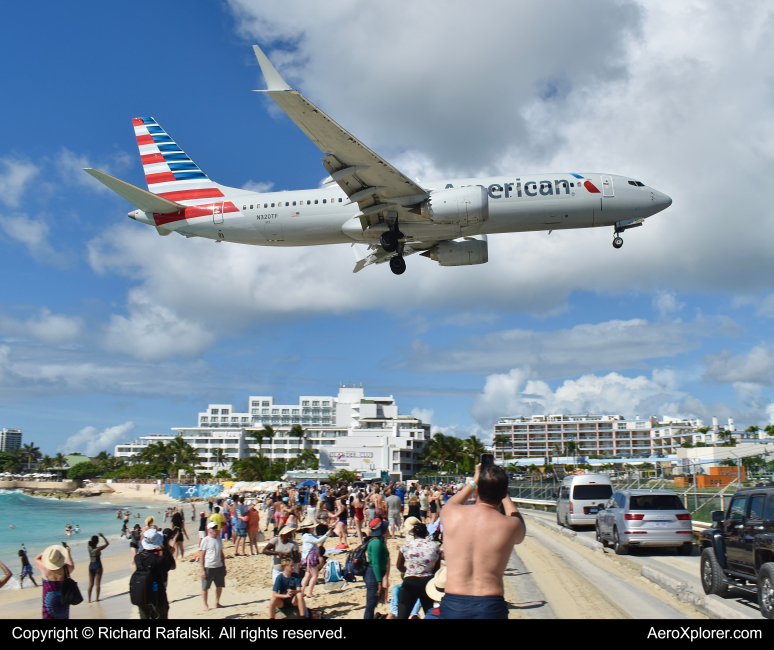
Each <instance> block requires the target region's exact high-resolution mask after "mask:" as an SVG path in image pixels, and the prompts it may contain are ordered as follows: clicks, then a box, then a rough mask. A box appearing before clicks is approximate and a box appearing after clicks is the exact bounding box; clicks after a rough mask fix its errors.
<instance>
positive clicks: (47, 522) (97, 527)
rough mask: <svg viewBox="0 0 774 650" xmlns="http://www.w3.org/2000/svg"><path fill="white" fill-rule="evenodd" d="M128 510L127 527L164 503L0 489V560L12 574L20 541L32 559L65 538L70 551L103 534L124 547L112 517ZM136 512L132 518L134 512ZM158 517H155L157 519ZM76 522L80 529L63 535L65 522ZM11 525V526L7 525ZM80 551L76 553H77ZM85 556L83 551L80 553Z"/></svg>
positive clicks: (120, 525)
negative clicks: (48, 495) (46, 495)
mask: <svg viewBox="0 0 774 650" xmlns="http://www.w3.org/2000/svg"><path fill="white" fill-rule="evenodd" d="M119 507H120V508H123V509H127V510H130V511H131V513H132V516H131V517H130V519H129V526H130V528H131V527H132V526H134V524H135V523H143V522H144V521H145V517H147V516H148V515H150V514H152V515H154V516H157V512H159V511H160V512H162V517H161V518H163V512H164V509H165V508H166V507H167V506H166V505H164V504H155V503H154V504H148V503H142V502H139V501H138V502H137V503H136V504H134V503H132V502H130V501H127V502H125V501H122V502H121V503H120V504H119V503H115V504H114V503H111V502H110V498H109V497H106V498H101V497H96V498H93V499H83V500H78V501H75V500H69V499H67V500H65V499H62V500H61V501H59V500H57V499H41V498H38V497H31V496H27V495H26V494H24V493H22V492H20V491H17V490H0V560H2V561H3V562H4V563H5V564H6V565H7V566H8V567H9V568H10V569H11V571H13V572H14V573H16V572H17V569H18V567H17V565H18V564H19V558H18V556H17V551H18V550H19V548H21V543H22V542H23V543H24V544H25V546H26V547H27V555H28V557H29V558H30V560H32V558H33V557H35V556H36V555H37V554H38V553H40V552H41V551H42V550H43V549H45V548H46V547H47V546H50V545H51V544H61V543H62V542H63V541H66V542H67V544H68V545H70V546H71V547H72V548H73V551H74V552H78V551H79V550H82V549H83V547H85V546H86V543H87V542H88V540H89V538H90V537H91V536H92V535H96V534H97V533H104V534H105V537H107V538H108V540H110V542H111V546H113V544H112V542H115V541H118V542H119V545H120V546H121V547H122V548H123V547H124V546H126V548H127V549H128V542H126V543H124V542H125V540H123V539H121V538H120V534H121V527H122V525H123V521H122V520H121V519H118V518H116V510H118V508H119ZM135 513H140V518H139V519H135V518H134V514H135ZM161 518H159V519H158V520H159V521H161ZM67 523H70V524H73V525H75V524H79V525H80V527H81V532H80V533H78V534H73V535H71V536H70V537H66V536H65V533H64V530H65V525H66V524H67ZM11 525H13V529H11V528H10V526H11ZM80 554H81V553H78V555H80ZM84 555H85V553H84Z"/></svg>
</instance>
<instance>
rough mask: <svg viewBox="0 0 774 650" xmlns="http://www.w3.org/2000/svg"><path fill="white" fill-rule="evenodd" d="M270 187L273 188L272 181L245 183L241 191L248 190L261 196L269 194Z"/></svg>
mask: <svg viewBox="0 0 774 650" xmlns="http://www.w3.org/2000/svg"><path fill="white" fill-rule="evenodd" d="M272 187H274V183H273V182H272V181H269V182H262V181H247V182H246V183H245V184H244V185H242V189H243V190H249V191H250V192H258V193H259V194H261V193H262V192H270V191H271V188H272Z"/></svg>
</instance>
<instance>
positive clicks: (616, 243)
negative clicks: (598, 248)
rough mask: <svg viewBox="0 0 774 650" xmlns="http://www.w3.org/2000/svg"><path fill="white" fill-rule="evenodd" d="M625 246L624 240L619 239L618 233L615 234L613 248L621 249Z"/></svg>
mask: <svg viewBox="0 0 774 650" xmlns="http://www.w3.org/2000/svg"><path fill="white" fill-rule="evenodd" d="M621 246H623V239H621V237H619V235H618V233H615V237H614V238H613V248H621Z"/></svg>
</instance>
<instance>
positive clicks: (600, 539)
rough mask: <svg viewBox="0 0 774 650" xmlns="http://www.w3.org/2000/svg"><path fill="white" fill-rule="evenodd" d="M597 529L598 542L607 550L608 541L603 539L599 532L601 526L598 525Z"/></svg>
mask: <svg viewBox="0 0 774 650" xmlns="http://www.w3.org/2000/svg"><path fill="white" fill-rule="evenodd" d="M595 528H596V533H597V541H598V542H599V543H600V544H602V546H603V547H604V548H607V540H606V539H605V538H604V537H602V533H600V532H599V524H597V525H596V526H595Z"/></svg>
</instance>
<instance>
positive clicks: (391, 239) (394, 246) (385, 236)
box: [379, 230, 400, 253]
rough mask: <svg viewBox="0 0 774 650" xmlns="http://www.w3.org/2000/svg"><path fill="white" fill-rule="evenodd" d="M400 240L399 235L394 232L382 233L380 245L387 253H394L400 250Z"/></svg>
mask: <svg viewBox="0 0 774 650" xmlns="http://www.w3.org/2000/svg"><path fill="white" fill-rule="evenodd" d="M398 239H400V237H399V236H398V233H396V232H395V231H394V230H388V231H386V232H383V233H382V236H381V237H380V238H379V243H380V244H381V245H382V248H383V249H384V250H385V251H387V252H388V253H393V252H395V251H396V250H398Z"/></svg>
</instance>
